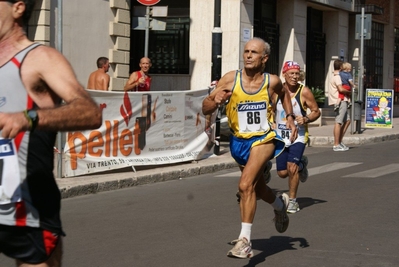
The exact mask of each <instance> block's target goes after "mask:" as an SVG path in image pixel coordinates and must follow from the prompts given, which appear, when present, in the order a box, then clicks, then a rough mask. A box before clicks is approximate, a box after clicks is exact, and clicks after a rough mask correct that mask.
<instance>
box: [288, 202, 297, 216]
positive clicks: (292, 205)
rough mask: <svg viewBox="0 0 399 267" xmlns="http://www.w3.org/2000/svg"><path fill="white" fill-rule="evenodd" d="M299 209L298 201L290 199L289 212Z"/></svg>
mask: <svg viewBox="0 0 399 267" xmlns="http://www.w3.org/2000/svg"><path fill="white" fill-rule="evenodd" d="M298 211H300V208H299V204H298V202H296V201H293V200H290V203H288V208H287V212H288V213H291V214H292V213H297V212H298Z"/></svg>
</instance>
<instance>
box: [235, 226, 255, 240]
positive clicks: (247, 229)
mask: <svg viewBox="0 0 399 267" xmlns="http://www.w3.org/2000/svg"><path fill="white" fill-rule="evenodd" d="M251 228H252V223H244V222H243V223H241V233H240V235H239V236H238V239H241V238H243V237H245V238H246V239H247V240H248V242H250V241H251Z"/></svg>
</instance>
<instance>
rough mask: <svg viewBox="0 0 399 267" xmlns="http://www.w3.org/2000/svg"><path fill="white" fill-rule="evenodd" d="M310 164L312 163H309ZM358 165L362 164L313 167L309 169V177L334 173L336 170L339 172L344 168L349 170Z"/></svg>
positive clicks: (332, 164)
mask: <svg viewBox="0 0 399 267" xmlns="http://www.w3.org/2000/svg"><path fill="white" fill-rule="evenodd" d="M310 163H312V162H310ZM359 164H363V163H362V162H333V163H330V164H326V165H321V166H319V167H313V168H309V169H308V171H309V176H311V175H312V176H313V175H317V174H322V173H326V172H332V171H336V170H341V169H345V168H349V167H352V166H356V165H359Z"/></svg>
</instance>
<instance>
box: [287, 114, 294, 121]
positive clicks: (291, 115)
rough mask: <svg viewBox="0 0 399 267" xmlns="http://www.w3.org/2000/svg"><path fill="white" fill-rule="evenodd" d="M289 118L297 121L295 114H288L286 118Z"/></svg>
mask: <svg viewBox="0 0 399 267" xmlns="http://www.w3.org/2000/svg"><path fill="white" fill-rule="evenodd" d="M288 117H291V118H293V119H294V120H295V114H294V113H289V114H287V116H285V118H286V119H287V120H288Z"/></svg>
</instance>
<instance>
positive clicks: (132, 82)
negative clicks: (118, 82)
mask: <svg viewBox="0 0 399 267" xmlns="http://www.w3.org/2000/svg"><path fill="white" fill-rule="evenodd" d="M139 66H140V70H139V71H135V72H133V73H132V74H131V75H130V77H129V80H128V81H127V83H126V85H125V87H124V88H123V89H124V90H125V91H150V87H151V76H150V75H148V71H149V70H150V68H151V66H152V64H151V60H150V59H149V58H148V57H143V58H141V59H140V64H139Z"/></svg>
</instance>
